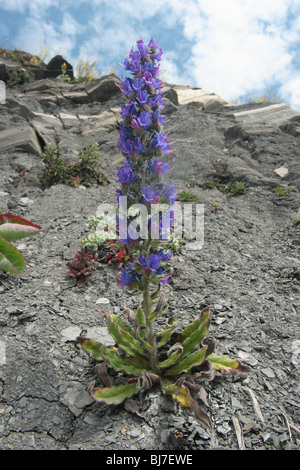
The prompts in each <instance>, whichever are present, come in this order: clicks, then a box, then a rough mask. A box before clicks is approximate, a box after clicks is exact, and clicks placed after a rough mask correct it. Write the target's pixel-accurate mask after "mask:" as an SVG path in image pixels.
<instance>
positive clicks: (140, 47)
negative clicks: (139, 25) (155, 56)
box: [137, 39, 148, 59]
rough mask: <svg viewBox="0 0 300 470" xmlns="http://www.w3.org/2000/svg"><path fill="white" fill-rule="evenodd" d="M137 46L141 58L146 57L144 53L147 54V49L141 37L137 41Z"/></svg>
mask: <svg viewBox="0 0 300 470" xmlns="http://www.w3.org/2000/svg"><path fill="white" fill-rule="evenodd" d="M137 47H138V50H139V53H140V55H141V58H142V59H144V57H146V55H147V54H148V49H147V46H145V44H144V41H142V39H140V40H139V41H137Z"/></svg>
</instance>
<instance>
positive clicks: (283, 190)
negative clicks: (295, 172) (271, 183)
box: [275, 186, 292, 197]
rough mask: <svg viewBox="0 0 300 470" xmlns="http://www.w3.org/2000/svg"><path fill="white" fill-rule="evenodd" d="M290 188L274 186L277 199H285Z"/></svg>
mask: <svg viewBox="0 0 300 470" xmlns="http://www.w3.org/2000/svg"><path fill="white" fill-rule="evenodd" d="M291 189H292V188H282V187H281V186H276V188H275V193H276V194H277V196H279V197H287V196H289V195H290V193H291Z"/></svg>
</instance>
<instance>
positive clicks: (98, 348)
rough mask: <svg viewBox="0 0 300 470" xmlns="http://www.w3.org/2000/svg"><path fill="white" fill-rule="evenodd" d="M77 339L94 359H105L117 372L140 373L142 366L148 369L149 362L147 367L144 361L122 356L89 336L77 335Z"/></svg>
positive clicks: (114, 349)
mask: <svg viewBox="0 0 300 470" xmlns="http://www.w3.org/2000/svg"><path fill="white" fill-rule="evenodd" d="M77 341H78V342H79V343H80V345H81V347H82V348H83V349H84V350H85V351H87V352H88V353H90V354H92V355H93V356H94V358H95V359H97V360H101V361H105V362H106V363H107V365H108V366H110V367H112V368H113V369H114V370H115V371H117V372H119V371H122V372H126V373H127V374H133V375H142V373H143V369H144V368H145V369H146V370H149V364H146V365H147V367H144V365H145V364H144V363H143V364H139V363H138V362H137V361H135V360H133V359H132V358H131V357H128V356H124V357H122V356H120V355H119V354H118V352H117V350H116V348H112V349H111V348H108V347H106V346H103V344H101V343H98V342H97V341H95V340H93V339H90V338H83V337H79V338H77Z"/></svg>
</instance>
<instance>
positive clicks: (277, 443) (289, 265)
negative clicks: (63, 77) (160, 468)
mask: <svg viewBox="0 0 300 470" xmlns="http://www.w3.org/2000/svg"><path fill="white" fill-rule="evenodd" d="M1 64H3V62H0V74H1V73H2V72H1V70H2V69H1V67H2V66H1ZM10 65H11V66H13V65H14V64H10ZM0 79H1V75H0ZM118 84H120V79H119V78H118V77H116V76H114V75H108V76H105V77H101V78H100V79H99V80H95V81H93V82H92V83H91V84H89V85H73V84H70V83H65V82H62V81H59V80H55V79H48V78H47V79H43V80H39V81H35V82H33V83H29V84H26V85H23V86H22V87H20V88H17V89H12V90H10V89H8V88H7V90H6V91H7V93H6V96H7V100H6V103H4V104H1V105H0V210H2V211H3V212H6V211H9V212H12V213H15V214H17V215H20V216H22V217H25V218H27V219H29V220H31V221H32V222H35V223H37V224H39V225H41V226H42V228H43V231H42V232H41V233H40V234H39V235H38V236H36V237H33V238H30V239H24V240H22V243H19V244H18V246H19V247H20V249H21V251H22V253H23V254H24V256H25V258H26V261H27V266H26V270H25V271H24V273H22V275H21V276H19V277H15V276H12V275H8V274H5V273H0V295H1V305H0V329H1V331H0V416H1V423H0V447H1V449H12V450H19V449H20V450H27V449H28V450H31V449H35V450H42V449H74V450H75V449H82V450H85V449H100V450H101V449H111V450H114V449H119V450H134V449H151V450H156V449H162V450H163V449H168V450H174V449H181V448H182V449H188V450H209V449H229V450H236V449H238V448H239V442H238V439H237V435H236V432H235V427H234V422H235V423H236V421H233V418H234V417H235V418H236V419H237V420H238V423H239V426H240V428H241V431H242V437H243V444H244V446H245V448H246V449H247V450H265V449H276V450H279V449H282V448H284V449H289V448H291V449H297V448H299V445H300V436H299V431H297V429H298V430H299V428H300V423H299V406H300V401H299V392H300V388H299V380H300V376H299V355H300V353H299V337H300V335H299V333H300V331H299V312H300V301H299V299H300V295H299V294H300V286H299V262H300V257H299V254H300V253H299V250H300V244H299V239H300V225H299V224H296V223H294V224H293V223H292V218H293V217H294V216H295V214H296V213H297V211H299V207H300V193H299V191H300V168H299V161H300V149H299V132H298V130H299V129H298V128H299V122H300V113H299V112H297V111H295V110H292V109H291V108H289V107H287V106H285V105H281V104H280V105H268V104H259V105H256V104H251V105H244V106H232V105H231V104H230V103H226V102H225V101H224V100H222V98H220V97H218V96H217V95H215V94H213V93H209V92H206V91H205V90H202V89H199V88H198V89H194V88H191V87H181V86H176V85H171V84H164V90H165V93H166V105H167V107H166V113H167V114H168V122H167V124H166V126H165V131H166V133H168V134H169V140H170V142H173V143H172V149H173V153H172V154H170V155H169V156H168V160H169V162H170V165H171V168H172V171H171V172H170V173H169V174H168V175H166V183H172V184H173V183H175V184H176V187H177V192H180V191H183V190H184V191H192V192H193V193H194V194H195V195H196V196H198V198H199V200H198V202H199V203H201V204H204V222H205V224H204V244H203V247H202V249H200V250H197V251H194V250H193V251H192V250H189V249H187V248H186V249H185V250H184V252H183V253H182V254H180V255H178V256H177V255H174V259H173V262H172V263H173V266H174V276H173V278H172V281H171V284H170V286H171V288H172V292H171V295H170V299H169V312H168V314H169V315H170V316H172V315H177V316H178V317H179V318H180V319H181V321H182V327H184V326H186V325H187V324H188V323H189V322H191V321H192V320H193V319H194V318H195V317H196V316H197V315H198V314H199V312H200V311H201V309H202V308H204V307H206V306H210V309H211V326H210V335H211V336H213V337H215V338H216V339H217V341H218V346H217V353H219V354H226V355H230V356H231V357H237V358H238V359H239V360H240V361H241V362H243V363H245V364H248V365H251V367H252V368H253V372H252V373H250V374H249V375H248V376H246V377H244V376H243V377H240V376H238V377H236V376H231V375H228V374H222V375H220V376H217V378H216V379H215V380H214V381H212V382H208V383H204V384H203V386H204V388H205V390H206V392H207V397H206V404H204V403H200V402H199V404H200V405H201V406H203V407H204V409H205V411H206V412H207V413H208V414H209V416H210V418H211V421H212V424H213V430H212V431H208V430H207V429H205V428H204V427H203V425H202V424H201V423H199V422H197V421H196V419H195V417H194V416H193V415H192V414H191V412H190V411H189V410H186V409H183V408H177V409H174V407H173V404H170V403H169V402H166V401H165V400H164V399H163V398H162V397H161V396H160V395H157V394H156V392H155V391H154V390H151V391H149V392H145V393H144V394H143V396H137V397H136V401H137V406H138V409H139V410H140V412H139V414H132V413H130V412H129V411H127V410H126V409H124V407H122V406H118V407H108V406H106V405H102V404H99V403H95V402H93V401H92V400H91V397H90V396H89V394H88V393H87V391H86V386H87V385H88V384H89V383H91V382H92V381H94V380H95V379H96V376H95V370H94V368H95V364H96V363H95V361H94V360H93V359H91V358H90V357H89V356H88V355H87V354H86V353H85V352H84V351H82V350H80V348H79V347H78V345H77V343H76V337H77V336H78V335H86V336H90V337H93V338H95V339H98V340H99V341H100V342H102V341H103V343H105V344H107V345H109V344H112V338H111V337H110V335H108V332H107V329H106V326H105V315H104V314H103V311H105V312H107V313H109V312H119V311H122V306H123V305H124V304H126V305H127V306H128V307H130V308H135V307H136V306H137V303H138V300H137V299H135V298H130V297H127V296H126V297H124V293H123V292H122V291H121V290H120V289H119V287H118V286H117V283H116V274H117V271H116V270H115V269H114V268H111V267H109V266H107V265H101V267H100V268H99V269H98V270H97V271H96V272H95V273H93V275H92V276H90V277H89V278H88V279H87V284H86V285H85V286H84V287H83V288H81V289H79V288H77V287H76V282H75V280H74V279H70V278H69V277H68V276H67V275H66V274H65V269H66V263H67V261H70V259H72V257H73V255H74V254H75V252H76V251H77V250H78V240H79V239H81V238H82V237H83V236H85V235H86V234H87V231H86V223H87V220H88V217H90V216H92V215H95V214H96V210H97V206H98V205H99V204H100V203H103V202H113V201H114V200H115V190H116V188H117V184H116V182H115V179H114V177H115V175H116V167H117V166H118V165H120V164H121V163H122V161H123V159H124V158H123V156H122V155H120V153H119V152H117V149H116V142H117V138H118V131H117V123H118V120H119V115H118V110H119V108H120V104H121V103H123V102H124V98H123V97H122V95H121V93H120V90H119V88H118V86H117V85H118ZM46 142H52V143H55V144H56V143H58V144H59V145H60V146H61V149H62V155H63V158H65V159H66V160H67V161H74V159H75V158H76V156H77V155H78V148H79V147H81V148H82V147H84V145H86V144H87V143H88V144H92V143H93V142H98V144H99V148H100V154H101V158H102V161H101V164H102V169H103V171H104V172H105V174H106V175H107V177H108V178H109V180H110V184H109V185H107V186H92V187H90V188H83V187H82V186H78V187H70V186H65V185H61V184H59V185H57V186H52V187H50V188H48V189H45V190H42V189H41V188H40V185H39V176H40V172H41V169H42V167H43V163H42V162H41V155H42V152H43V148H44V145H45V143H46ZM217 160H220V161H221V162H222V163H224V164H227V168H228V172H229V181H228V182H229V183H230V184H234V183H236V182H239V181H243V182H244V183H245V192H244V194H241V195H239V196H236V197H228V195H227V194H226V193H224V192H222V191H220V190H218V189H217V187H215V188H213V189H209V188H208V187H207V185H206V184H205V183H206V182H207V181H209V180H210V179H211V178H212V177H213V164H214V162H216V161H217ZM280 168H284V169H286V170H287V171H285V174H284V175H283V174H282V171H280V172H278V169H280ZM276 186H283V187H285V188H286V187H290V188H291V191H290V194H289V195H288V196H285V197H283V196H282V197H279V196H278V195H277V194H276V192H275V191H274V189H275V188H276ZM215 203H218V204H219V206H218V207H219V210H216V209H215V206H214V204H215ZM297 273H298V274H297ZM115 378H116V380H120V379H121V378H120V377H118V376H117V377H115ZM98 385H99V384H98V382H97V386H98ZM249 391H250V392H252V395H250V393H249ZM253 395H254V396H255V398H256V406H255V407H254V405H253ZM251 397H252V398H251ZM258 410H259V411H260V414H258Z"/></svg>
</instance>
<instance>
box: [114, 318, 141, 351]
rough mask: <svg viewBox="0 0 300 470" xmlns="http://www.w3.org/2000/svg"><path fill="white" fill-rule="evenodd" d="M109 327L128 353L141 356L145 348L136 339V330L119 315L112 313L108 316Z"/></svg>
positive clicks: (120, 345) (117, 341)
mask: <svg viewBox="0 0 300 470" xmlns="http://www.w3.org/2000/svg"><path fill="white" fill-rule="evenodd" d="M107 329H108V332H109V334H110V335H111V336H112V337H113V338H114V340H115V342H116V344H117V345H118V346H119V347H120V348H121V349H123V351H125V352H126V353H127V354H129V355H130V356H133V357H137V358H140V356H143V355H144V349H143V347H142V346H141V344H140V343H139V341H138V340H137V339H136V337H135V334H134V331H133V330H132V329H131V328H129V327H127V326H126V325H125V323H124V322H123V321H122V320H121V318H120V317H119V316H118V315H113V314H110V315H109V316H108V317H107Z"/></svg>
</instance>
